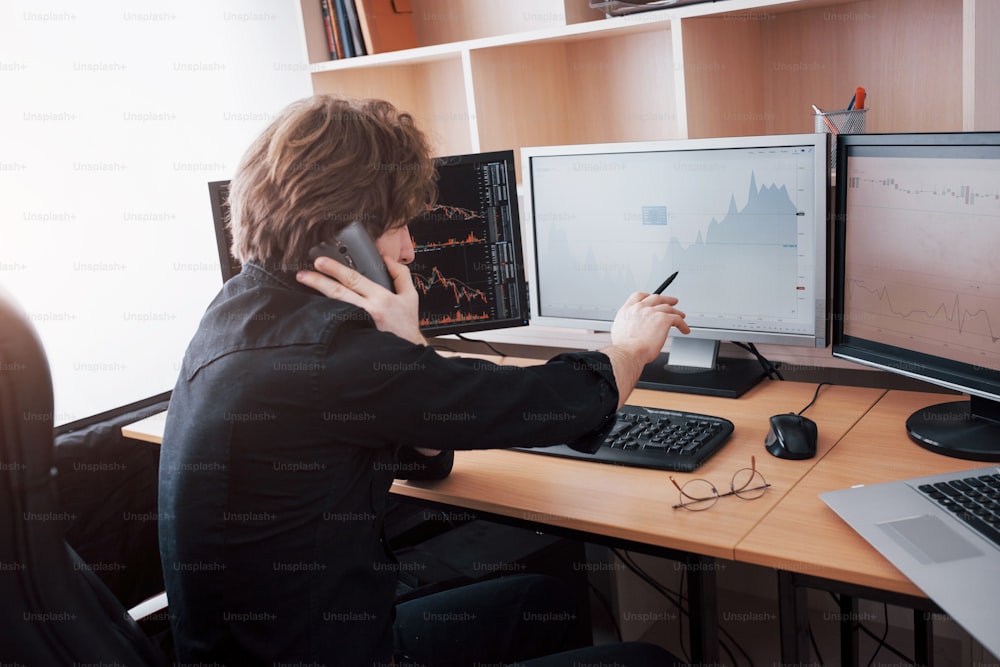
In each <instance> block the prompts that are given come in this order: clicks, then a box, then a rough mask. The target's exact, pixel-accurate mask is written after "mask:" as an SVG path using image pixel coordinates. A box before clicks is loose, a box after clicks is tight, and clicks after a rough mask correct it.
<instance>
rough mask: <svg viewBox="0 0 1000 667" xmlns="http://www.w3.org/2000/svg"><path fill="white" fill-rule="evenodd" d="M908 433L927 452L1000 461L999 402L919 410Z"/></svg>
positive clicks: (979, 401) (971, 402)
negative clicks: (927, 450)
mask: <svg viewBox="0 0 1000 667" xmlns="http://www.w3.org/2000/svg"><path fill="white" fill-rule="evenodd" d="M906 432H907V433H909V435H910V438H912V439H913V440H914V442H916V443H917V444H918V445H920V446H921V447H923V448H925V449H929V450H931V451H932V452H937V453H938V454H944V455H945V456H952V457H955V458H959V459H970V460H972V461H1000V402H997V401H991V400H989V399H986V398H981V397H979V396H973V397H972V398H971V399H970V400H968V401H953V402H951V403H939V404H937V405H931V406H928V407H926V408H921V409H920V410H917V411H916V412H914V413H913V414H912V415H910V418H909V419H907V420H906Z"/></svg>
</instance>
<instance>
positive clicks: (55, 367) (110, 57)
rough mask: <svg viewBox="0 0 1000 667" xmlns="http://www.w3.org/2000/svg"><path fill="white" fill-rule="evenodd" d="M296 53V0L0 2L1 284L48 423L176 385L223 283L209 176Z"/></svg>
mask: <svg viewBox="0 0 1000 667" xmlns="http://www.w3.org/2000/svg"><path fill="white" fill-rule="evenodd" d="M306 62H307V59H306V52H305V38H304V35H303V30H302V21H301V8H300V5H299V3H298V2H297V1H295V0H198V1H195V0H180V1H177V2H170V3H162V2H151V1H150V0H99V1H98V0H94V1H91V2H68V1H66V0H51V1H44V0H2V1H0V100H2V101H0V288H4V289H5V290H6V291H8V292H10V293H11V294H12V295H13V296H14V298H15V299H17V300H18V301H19V302H20V303H21V305H22V306H23V307H24V309H25V310H26V311H27V312H28V313H29V315H30V316H31V318H32V320H33V321H34V324H35V326H36V327H37V329H38V330H39V333H40V335H41V337H42V341H43V343H44V345H45V346H46V349H47V352H48V355H49V362H50V364H51V366H52V372H53V378H54V385H55V395H56V415H55V421H56V423H57V424H62V423H66V422H70V421H75V420H77V419H81V418H84V417H87V416H90V415H92V414H96V413H98V412H102V411H105V410H108V409H112V408H115V407H117V406H120V405H124V404H128V403H131V402H133V401H136V400H140V399H143V398H146V397H149V396H153V395H156V394H159V393H161V392H164V391H168V390H169V389H171V388H172V387H173V384H174V380H175V379H176V375H177V370H178V368H179V362H180V359H181V356H182V355H183V351H184V348H185V347H186V345H187V342H188V340H189V338H190V336H191V334H192V332H193V331H194V328H195V326H196V325H197V322H198V319H199V318H200V316H201V313H202V312H203V311H204V308H205V306H206V305H207V303H208V302H209V301H210V299H211V298H212V297H213V296H214V294H215V293H216V292H217V291H218V288H219V287H220V286H221V284H222V279H221V274H220V270H219V261H218V257H217V250H216V244H215V237H214V231H213V225H212V216H211V209H210V206H209V199H208V189H207V186H206V183H207V182H208V181H212V180H220V179H228V178H230V176H231V175H232V171H233V169H234V168H235V166H236V163H237V162H238V160H239V157H240V156H241V154H242V153H243V151H244V150H245V148H246V147H247V145H248V144H249V142H250V141H251V140H252V139H253V137H254V136H255V135H256V134H257V133H258V132H259V131H260V130H261V129H262V128H263V127H264V126H265V125H266V124H267V122H268V121H269V119H270V118H272V117H273V115H274V114H275V113H276V112H277V111H278V110H280V109H281V108H282V107H283V106H284V105H285V104H287V103H288V102H290V101H292V100H293V99H297V98H299V97H303V96H306V95H308V94H310V92H311V82H310V77H309V73H308V69H307V66H306Z"/></svg>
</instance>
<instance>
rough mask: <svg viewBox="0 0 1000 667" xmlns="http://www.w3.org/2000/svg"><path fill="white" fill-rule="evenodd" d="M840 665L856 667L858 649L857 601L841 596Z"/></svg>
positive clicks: (848, 596)
mask: <svg viewBox="0 0 1000 667" xmlns="http://www.w3.org/2000/svg"><path fill="white" fill-rule="evenodd" d="M838 606H839V608H840V664H842V665H852V666H855V667H856V666H857V665H858V664H859V662H858V660H859V653H858V650H859V647H858V644H859V642H858V632H857V627H856V626H857V621H858V601H857V599H856V598H854V597H852V596H850V595H847V594H841V596H840V603H839V605H838Z"/></svg>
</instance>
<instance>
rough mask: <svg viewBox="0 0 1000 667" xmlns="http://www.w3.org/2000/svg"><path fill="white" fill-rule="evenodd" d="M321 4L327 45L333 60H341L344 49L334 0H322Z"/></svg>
mask: <svg viewBox="0 0 1000 667" xmlns="http://www.w3.org/2000/svg"><path fill="white" fill-rule="evenodd" d="M319 5H320V9H321V10H322V11H323V28H324V30H325V31H326V42H327V46H328V47H329V48H330V58H331V59H332V60H339V59H340V58H343V57H344V50H343V46H342V45H341V42H340V35H339V29H338V27H337V20H336V17H335V16H334V11H333V5H332V0H320V2H319Z"/></svg>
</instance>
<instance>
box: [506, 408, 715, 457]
mask: <svg viewBox="0 0 1000 667" xmlns="http://www.w3.org/2000/svg"><path fill="white" fill-rule="evenodd" d="M732 433H733V423H732V422H731V421H729V420H728V419H723V418H721V417H713V416H711V415H702V414H697V413H693V412H678V411H676V410H660V409H658V408H644V407H640V406H637V405H626V406H623V407H622V409H621V410H619V411H618V415H617V420H616V422H615V425H614V426H613V427H612V429H611V431H610V432H609V433H608V435H607V437H606V438H605V439H604V443H603V444H602V445H601V447H600V448H599V449H598V450H597V452H596V453H594V454H588V453H585V452H579V451H577V450H575V449H573V448H571V447H569V446H567V445H554V446H551V447H525V448H519V449H521V450H522V451H526V452H533V453H535V454H548V455H551V456H562V457H567V458H573V459H581V460H584V461H598V462H600V463H612V464H616V465H623V466H633V467H638V468H654V469H657V470H670V471H676V472H690V471H692V470H694V469H695V468H697V467H698V466H700V465H701V464H702V463H704V462H705V461H706V460H708V458H709V457H711V456H712V455H713V454H715V453H716V452H717V451H719V448H720V447H722V445H723V444H724V443H725V442H726V440H728V439H729V436H730V435H732Z"/></svg>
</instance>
